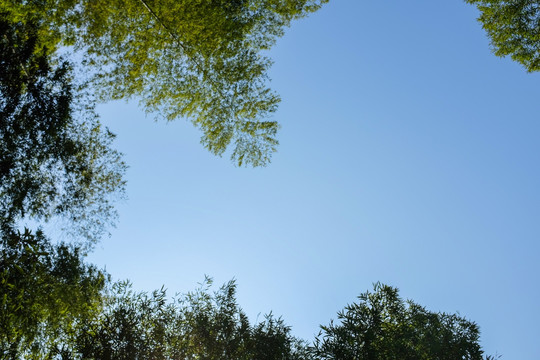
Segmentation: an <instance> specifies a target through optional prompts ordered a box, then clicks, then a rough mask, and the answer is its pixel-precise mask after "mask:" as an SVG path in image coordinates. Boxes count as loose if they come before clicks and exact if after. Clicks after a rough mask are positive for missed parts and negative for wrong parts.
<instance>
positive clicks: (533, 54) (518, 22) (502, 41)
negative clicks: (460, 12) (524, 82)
mask: <svg viewBox="0 0 540 360" xmlns="http://www.w3.org/2000/svg"><path fill="white" fill-rule="evenodd" d="M465 1H466V2H468V3H469V4H474V5H476V6H477V7H478V10H480V17H479V18H478V20H479V21H480V22H481V23H482V26H483V28H484V29H485V30H486V31H487V33H488V36H489V38H490V39H491V44H492V46H493V50H494V52H495V54H496V55H497V56H508V55H510V57H511V58H512V59H513V60H515V61H517V62H519V63H520V64H522V65H523V66H525V68H526V69H527V71H529V72H532V71H540V3H539V2H538V1H537V0H465Z"/></svg>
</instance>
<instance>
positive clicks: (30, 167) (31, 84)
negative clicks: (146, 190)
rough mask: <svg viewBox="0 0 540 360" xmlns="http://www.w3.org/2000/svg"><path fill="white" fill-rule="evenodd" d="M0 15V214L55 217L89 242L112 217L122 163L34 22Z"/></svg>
mask: <svg viewBox="0 0 540 360" xmlns="http://www.w3.org/2000/svg"><path fill="white" fill-rule="evenodd" d="M13 18H14V15H13V14H12V13H7V12H3V13H0V138H1V139H2V141H1V142H0V219H1V230H3V231H8V232H9V230H8V229H9V228H11V227H13V226H14V224H16V223H17V221H20V220H21V219H24V218H33V219H36V220H38V221H39V220H45V221H46V220H49V219H50V218H51V217H53V216H59V217H60V218H63V219H65V220H66V221H67V223H68V224H69V226H70V228H71V229H72V230H73V231H74V233H77V234H79V235H82V236H83V238H86V239H88V240H96V239H97V238H99V236H100V235H101V234H102V233H103V232H104V231H105V229H106V226H107V224H109V223H111V222H112V221H113V220H114V217H115V212H114V209H113V207H112V200H113V199H114V198H116V197H118V196H121V194H122V193H123V190H124V181H123V179H122V176H123V174H124V171H125V165H124V163H123V162H122V160H121V158H120V154H119V153H118V152H117V151H115V150H113V149H111V143H112V140H113V139H114V135H113V134H111V133H110V132H109V131H108V130H107V129H103V128H102V126H101V125H100V123H99V121H98V119H97V116H96V114H95V113H94V109H93V107H92V105H89V103H88V101H89V100H91V99H88V97H87V94H85V93H84V91H83V90H82V88H80V87H77V86H75V85H73V84H72V79H71V69H70V65H69V64H68V63H67V62H66V61H62V60H61V59H55V58H54V57H52V55H51V49H49V48H48V47H47V46H46V45H44V43H47V42H49V40H47V39H45V40H43V38H42V37H41V34H43V32H44V29H43V27H42V26H41V25H40V24H39V21H37V20H32V19H31V18H30V19H27V21H22V20H21V21H20V22H12V21H11V20H12V19H13Z"/></svg>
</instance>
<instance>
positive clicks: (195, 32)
mask: <svg viewBox="0 0 540 360" xmlns="http://www.w3.org/2000/svg"><path fill="white" fill-rule="evenodd" d="M327 1H328V0H235V1H231V0H203V1H191V0H182V1H178V0H165V1H163V0H159V1H158V0H68V1H66V0H62V1H60V0H46V1H33V0H26V1H22V2H21V1H19V0H8V1H6V2H4V4H3V6H4V7H7V8H9V9H10V11H12V12H13V14H16V17H19V18H20V17H22V18H25V17H28V16H36V17H38V18H39V19H41V21H42V23H43V25H44V27H45V28H46V29H47V30H48V35H47V36H48V41H49V42H50V43H51V44H56V43H61V44H63V45H73V46H74V47H75V48H76V49H77V50H79V51H80V52H82V54H83V57H84V61H83V66H84V68H85V72H91V73H93V75H94V76H93V78H92V79H93V81H94V84H95V87H94V89H95V90H96V91H97V92H98V93H99V95H100V98H101V99H102V100H108V99H127V98H131V97H137V98H138V99H140V101H141V104H142V105H143V106H144V108H145V109H146V110H147V111H149V112H153V113H156V114H157V115H158V116H162V117H165V118H166V119H168V120H173V119H176V118H179V117H185V118H188V119H190V120H191V121H192V122H193V124H194V125H195V126H197V127H198V128H199V129H200V130H201V131H202V132H203V136H202V138H201V142H202V144H203V145H204V146H205V147H206V148H207V149H208V150H210V151H211V152H212V153H214V154H217V155H222V154H223V153H224V152H225V151H226V149H227V148H228V147H229V145H230V144H232V151H231V158H232V159H233V160H234V161H235V162H236V163H237V164H239V165H242V164H250V165H253V166H259V165H265V164H267V163H268V162H269V161H270V157H271V155H272V153H273V152H274V151H276V146H277V144H278V141H277V139H276V132H277V130H278V127H279V126H278V123H277V122H276V121H275V120H272V119H271V118H270V117H271V116H272V114H273V113H274V112H275V111H276V109H277V105H278V103H279V101H280V99H279V96H278V95H277V94H275V93H274V92H273V91H271V89H270V88H269V87H268V76H267V71H268V68H269V67H270V65H271V60H270V59H269V58H268V57H267V56H265V55H264V51H265V50H268V49H269V48H270V47H271V46H272V45H273V44H274V43H275V41H276V38H277V37H279V36H282V35H283V33H284V29H285V27H287V26H289V24H290V22H291V21H292V20H294V19H298V18H301V17H304V16H306V15H308V14H309V13H311V12H313V11H315V10H317V9H319V8H320V6H321V5H322V4H323V3H325V2H327Z"/></svg>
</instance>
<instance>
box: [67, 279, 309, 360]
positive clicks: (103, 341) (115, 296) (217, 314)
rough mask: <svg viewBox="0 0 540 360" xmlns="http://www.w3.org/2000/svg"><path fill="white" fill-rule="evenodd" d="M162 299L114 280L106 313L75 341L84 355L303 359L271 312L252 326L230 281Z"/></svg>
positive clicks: (299, 347) (162, 294)
mask: <svg viewBox="0 0 540 360" xmlns="http://www.w3.org/2000/svg"><path fill="white" fill-rule="evenodd" d="M210 285H211V281H210V280H209V279H207V281H206V282H205V284H203V286H202V287H201V288H200V289H199V290H197V291H194V292H190V293H187V294H185V295H182V296H180V297H178V298H177V299H176V300H174V301H173V302H169V301H167V300H166V293H165V290H164V289H163V288H162V289H161V290H158V291H154V292H153V293H152V294H147V293H134V292H133V291H132V290H131V287H130V284H129V283H127V282H121V283H116V284H114V286H113V287H112V291H111V293H110V294H109V295H107V300H106V306H105V308H104V311H103V312H102V313H101V314H100V315H99V317H97V318H95V319H94V320H93V321H92V322H89V323H87V324H86V325H85V327H84V329H83V331H82V332H81V333H80V336H79V338H78V341H77V351H76V352H77V354H78V355H77V356H80V357H81V358H84V359H104V360H106V359H207V360H218V359H235V360H236V359H237V360H241V359H246V360H248V359H258V360H265V359H272V360H277V359H299V360H300V359H307V358H306V357H303V355H302V353H301V352H302V351H303V350H304V345H303V344H302V343H301V342H299V341H298V340H296V339H295V338H293V337H292V336H291V335H290V329H289V327H287V326H285V325H284V324H283V321H282V320H281V319H275V318H273V317H272V316H271V315H269V316H267V317H266V319H265V320H264V321H263V322H261V323H258V324H255V325H251V324H250V323H249V321H248V319H247V317H246V315H245V314H244V313H243V312H242V310H241V309H240V308H239V306H238V304H237V302H236V297H235V293H236V285H235V283H234V282H229V283H228V284H226V285H224V286H223V287H221V288H220V289H219V290H218V291H216V292H213V293H212V292H211V291H210Z"/></svg>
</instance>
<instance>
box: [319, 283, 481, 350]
mask: <svg viewBox="0 0 540 360" xmlns="http://www.w3.org/2000/svg"><path fill="white" fill-rule="evenodd" d="M358 300H359V301H358V302H357V303H353V304H351V305H347V306H346V307H345V309H344V310H343V311H340V312H339V313H338V320H339V323H337V324H334V323H333V322H331V323H330V324H329V325H327V326H321V329H322V331H321V333H320V334H319V336H318V337H317V338H316V340H315V347H314V353H315V355H316V356H317V357H318V358H320V359H334V360H338V359H350V360H379V359H385V360H392V359H395V360H418V359H426V360H427V359H439V360H457V359H468V360H481V359H482V353H483V352H482V350H481V347H480V344H479V334H480V333H479V328H478V326H477V325H476V324H475V323H474V322H471V321H468V320H466V319H464V318H462V317H460V316H458V315H454V314H444V313H435V312H431V311H428V310H426V309H425V308H424V307H422V306H420V305H418V304H416V303H414V302H413V301H411V300H407V301H405V300H403V299H402V298H401V297H399V294H398V290H397V289H396V288H393V287H390V286H387V285H383V284H380V283H377V284H375V286H374V289H373V292H369V291H368V292H365V293H363V294H361V295H360V296H359V297H358Z"/></svg>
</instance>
